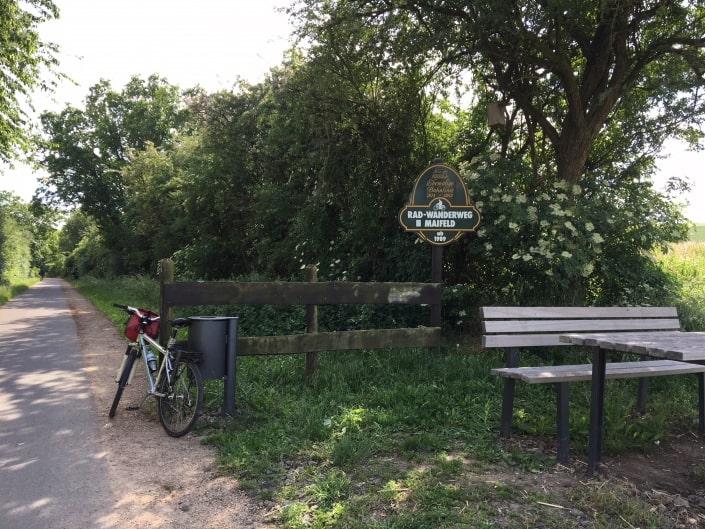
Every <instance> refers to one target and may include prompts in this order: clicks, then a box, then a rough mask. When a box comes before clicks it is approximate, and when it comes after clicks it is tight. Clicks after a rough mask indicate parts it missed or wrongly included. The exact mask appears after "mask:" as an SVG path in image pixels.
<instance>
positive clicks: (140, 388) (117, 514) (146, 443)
mask: <svg viewBox="0 0 705 529" xmlns="http://www.w3.org/2000/svg"><path fill="white" fill-rule="evenodd" d="M63 290H64V293H65V296H66V300H67V302H68V304H69V307H70V309H71V313H72V316H73V319H74V321H75V322H76V327H77V330H78V338H79V341H80V345H81V353H82V355H83V358H84V363H85V373H86V376H87V377H88V379H89V381H90V386H91V387H90V389H91V392H92V394H93V404H94V407H95V413H96V417H97V420H98V421H99V426H100V431H101V442H102V444H103V446H104V449H105V453H104V457H105V460H106V462H107V465H108V468H109V472H110V480H111V484H112V488H113V491H114V493H113V496H114V498H115V500H113V498H106V502H113V501H115V505H114V508H113V509H112V513H111V514H110V515H109V516H108V517H106V519H103V520H99V521H98V524H99V525H96V527H101V528H112V527H121V528H130V527H134V528H140V529H161V528H164V529H167V528H168V529H187V528H188V529H190V528H192V527H199V528H202V529H225V528H228V529H231V528H233V527H237V528H239V529H260V528H265V527H270V528H271V527H272V525H271V524H268V523H267V522H266V521H265V513H264V512H261V510H260V509H259V508H258V507H257V505H256V504H255V503H254V502H253V501H252V499H251V498H250V497H249V496H248V495H246V494H245V493H244V492H242V491H241V490H239V488H238V483H237V481H236V480H234V479H233V478H231V477H226V476H221V475H219V472H218V465H217V460H216V457H217V454H216V451H215V449H213V448H211V447H208V446H205V445H203V444H202V443H201V439H200V438H199V437H198V436H197V435H195V434H193V433H189V434H187V435H186V436H184V437H181V438H178V439H176V438H172V437H169V436H168V435H167V434H166V433H165V432H164V430H163V429H162V427H161V425H160V424H159V420H158V418H157V416H156V411H155V410H156V406H155V403H154V400H153V399H151V398H150V399H148V400H147V401H146V402H145V404H144V405H143V406H142V408H141V409H140V410H137V411H127V410H125V408H124V407H125V406H126V405H128V404H136V403H138V402H139V400H140V399H141V397H142V395H143V394H144V391H145V388H146V385H145V384H146V377H145V375H144V374H143V373H142V372H141V371H137V372H136V375H135V377H134V380H133V384H132V385H131V386H128V388H127V389H126V390H125V393H124V394H123V397H122V401H121V403H120V409H119V410H118V413H117V414H116V416H115V417H114V418H113V419H109V418H108V409H109V407H110V404H111V403H112V399H113V396H114V394H115V388H116V385H115V381H114V379H115V373H116V371H117V369H118V367H119V365H120V360H121V354H122V352H123V351H124V349H125V340H124V338H123V337H122V335H121V334H120V333H119V331H118V330H116V329H115V326H114V325H113V324H112V323H111V322H110V321H109V320H107V319H106V318H105V317H104V316H102V315H101V314H100V312H99V311H98V310H97V309H96V308H95V307H94V306H93V305H92V303H90V302H89V301H88V300H86V299H85V298H84V297H83V296H81V295H80V294H79V293H78V292H77V291H76V290H75V289H73V288H72V287H71V286H70V285H69V284H68V283H64V284H63ZM160 461H161V463H160Z"/></svg>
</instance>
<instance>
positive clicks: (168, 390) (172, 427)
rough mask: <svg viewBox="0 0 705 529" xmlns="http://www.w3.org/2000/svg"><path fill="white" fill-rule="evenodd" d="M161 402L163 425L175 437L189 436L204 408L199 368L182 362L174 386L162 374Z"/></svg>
mask: <svg viewBox="0 0 705 529" xmlns="http://www.w3.org/2000/svg"><path fill="white" fill-rule="evenodd" d="M162 375H163V376H162V377H161V380H160V381H159V383H158V386H159V387H158V391H159V393H162V394H163V395H164V396H161V397H158V398H157V409H158V412H159V422H160V423H161V424H162V427H163V428H164V430H165V431H166V433H167V434H169V435H170V436H171V437H181V436H182V435H186V434H187V433H188V432H189V431H190V430H191V428H193V425H194V424H196V420H197V419H198V416H199V415H200V413H201V407H202V406H203V391H204V390H203V376H202V375H201V370H200V369H198V366H197V365H196V364H195V363H193V362H190V361H184V360H181V361H180V362H179V363H178V364H177V365H176V366H175V368H174V375H173V378H172V383H171V385H169V382H168V380H167V377H166V375H165V374H162Z"/></svg>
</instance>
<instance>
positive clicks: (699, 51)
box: [305, 0, 705, 184]
mask: <svg viewBox="0 0 705 529" xmlns="http://www.w3.org/2000/svg"><path fill="white" fill-rule="evenodd" d="M306 4H307V5H308V6H309V8H310V9H311V10H313V11H314V12H316V13H317V14H318V16H309V17H308V18H307V20H308V21H309V22H307V24H306V25H305V27H306V28H307V30H306V32H307V34H308V35H309V36H310V35H315V34H316V33H317V32H321V31H323V30H322V28H326V27H330V26H333V25H335V24H346V23H348V22H347V21H349V19H350V17H351V16H353V17H355V18H356V19H358V20H359V19H364V20H366V21H367V22H368V23H370V24H372V25H373V26H374V27H376V28H378V29H379V31H378V32H377V33H378V39H379V41H380V43H388V45H389V46H390V47H391V48H393V49H394V52H393V53H395V54H400V53H401V54H403V53H404V50H412V51H414V50H418V49H422V50H425V52H426V55H427V56H429V55H430V56H435V57H436V60H437V61H438V62H440V63H449V64H452V65H454V66H456V67H459V68H463V69H465V70H466V71H467V72H468V73H469V74H470V75H472V78H473V82H474V85H475V89H476V90H479V91H483V92H485V93H486V94H488V95H491V96H493V97H495V98H496V99H497V100H499V101H500V102H502V103H504V104H510V103H511V104H512V105H514V107H515V112H513V113H512V114H511V115H510V129H509V130H511V127H512V125H514V132H517V130H518V129H517V128H516V127H517V126H521V127H522V128H523V129H524V131H525V138H526V141H527V142H528V145H527V149H529V150H530V151H531V152H532V153H534V155H540V154H541V148H542V146H545V147H549V148H550V153H551V156H542V157H541V158H540V162H541V163H543V164H549V165H550V166H553V167H554V169H553V171H552V172H553V176H552V178H553V179H555V180H565V181H567V182H569V183H571V184H573V183H578V182H579V181H580V180H581V178H583V177H584V176H585V167H586V165H587V164H588V161H589V157H590V154H591V151H592V148H593V146H594V145H595V142H596V141H598V139H599V138H600V135H601V134H603V133H604V132H605V126H606V125H607V124H608V123H609V122H610V121H612V120H615V119H617V117H618V116H620V117H624V116H625V115H624V114H623V113H621V114H620V110H621V107H622V105H624V104H626V105H628V106H629V113H628V115H627V118H628V122H626V123H624V124H623V125H624V126H623V127H622V129H623V130H622V131H621V133H628V134H639V133H643V132H646V131H649V132H650V133H651V134H652V137H651V138H650V139H649V140H648V141H647V144H646V145H644V146H643V147H644V148H645V149H650V150H651V151H652V152H654V151H658V150H659V149H660V147H661V144H662V142H663V140H664V139H665V138H666V137H668V136H682V137H685V138H686V139H688V140H690V141H693V140H696V139H697V138H700V137H702V133H701V132H700V131H699V129H698V126H700V125H702V124H703V120H704V119H705V100H703V98H702V97H700V92H701V90H702V88H703V86H705V77H704V74H705V53H704V50H705V37H704V35H705V8H704V7H703V4H702V1H701V0H689V1H681V2H673V1H672V0H648V1H644V0H627V1H624V0H606V1H589V0H532V1H529V2H521V3H517V2H507V1H506V0H484V1H481V2H472V3H468V2H466V1H465V0H448V1H443V2H439V1H435V0H422V1H408V0H357V1H355V2H335V3H330V2H321V1H318V0H307V1H306ZM352 6H355V7H352ZM399 13H408V14H409V17H405V18H404V19H403V21H404V22H403V25H400V24H398V21H399V20H400V17H399ZM390 20H392V21H397V25H395V27H394V28H393V30H390V28H389V25H390ZM310 21H314V22H313V27H312V23H311V22H310ZM382 29H384V31H381V30H382ZM410 34H412V35H414V40H415V46H414V47H413V48H411V47H409V45H408V39H409V35H410ZM390 35H391V36H390ZM430 52H433V53H432V54H431V53H430ZM516 110H520V111H521V115H519V114H518V113H517V112H516ZM519 118H521V123H520V124H519V123H516V122H515V120H517V119H519ZM545 147H544V149H545ZM544 152H545V151H544ZM535 167H536V166H535ZM544 177H545V175H544Z"/></svg>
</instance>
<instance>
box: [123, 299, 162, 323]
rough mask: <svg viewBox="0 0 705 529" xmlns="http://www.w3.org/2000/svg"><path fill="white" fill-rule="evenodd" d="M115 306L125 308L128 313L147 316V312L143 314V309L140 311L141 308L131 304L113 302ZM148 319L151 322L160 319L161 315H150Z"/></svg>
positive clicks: (140, 316) (139, 316) (141, 316)
mask: <svg viewBox="0 0 705 529" xmlns="http://www.w3.org/2000/svg"><path fill="white" fill-rule="evenodd" d="M113 307H117V308H118V309H121V310H124V311H125V312H127V313H128V314H134V315H136V316H137V317H138V318H146V317H147V315H146V314H142V311H140V309H138V308H135V307H130V306H129V305H120V304H119V303H113ZM148 319H149V321H150V322H152V321H159V319H160V317H159V316H158V315H157V316H150V317H148Z"/></svg>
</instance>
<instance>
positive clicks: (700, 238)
mask: <svg viewBox="0 0 705 529" xmlns="http://www.w3.org/2000/svg"><path fill="white" fill-rule="evenodd" d="M690 240H691V241H693V242H705V224H696V225H695V228H693V230H692V231H691V232H690Z"/></svg>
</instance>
